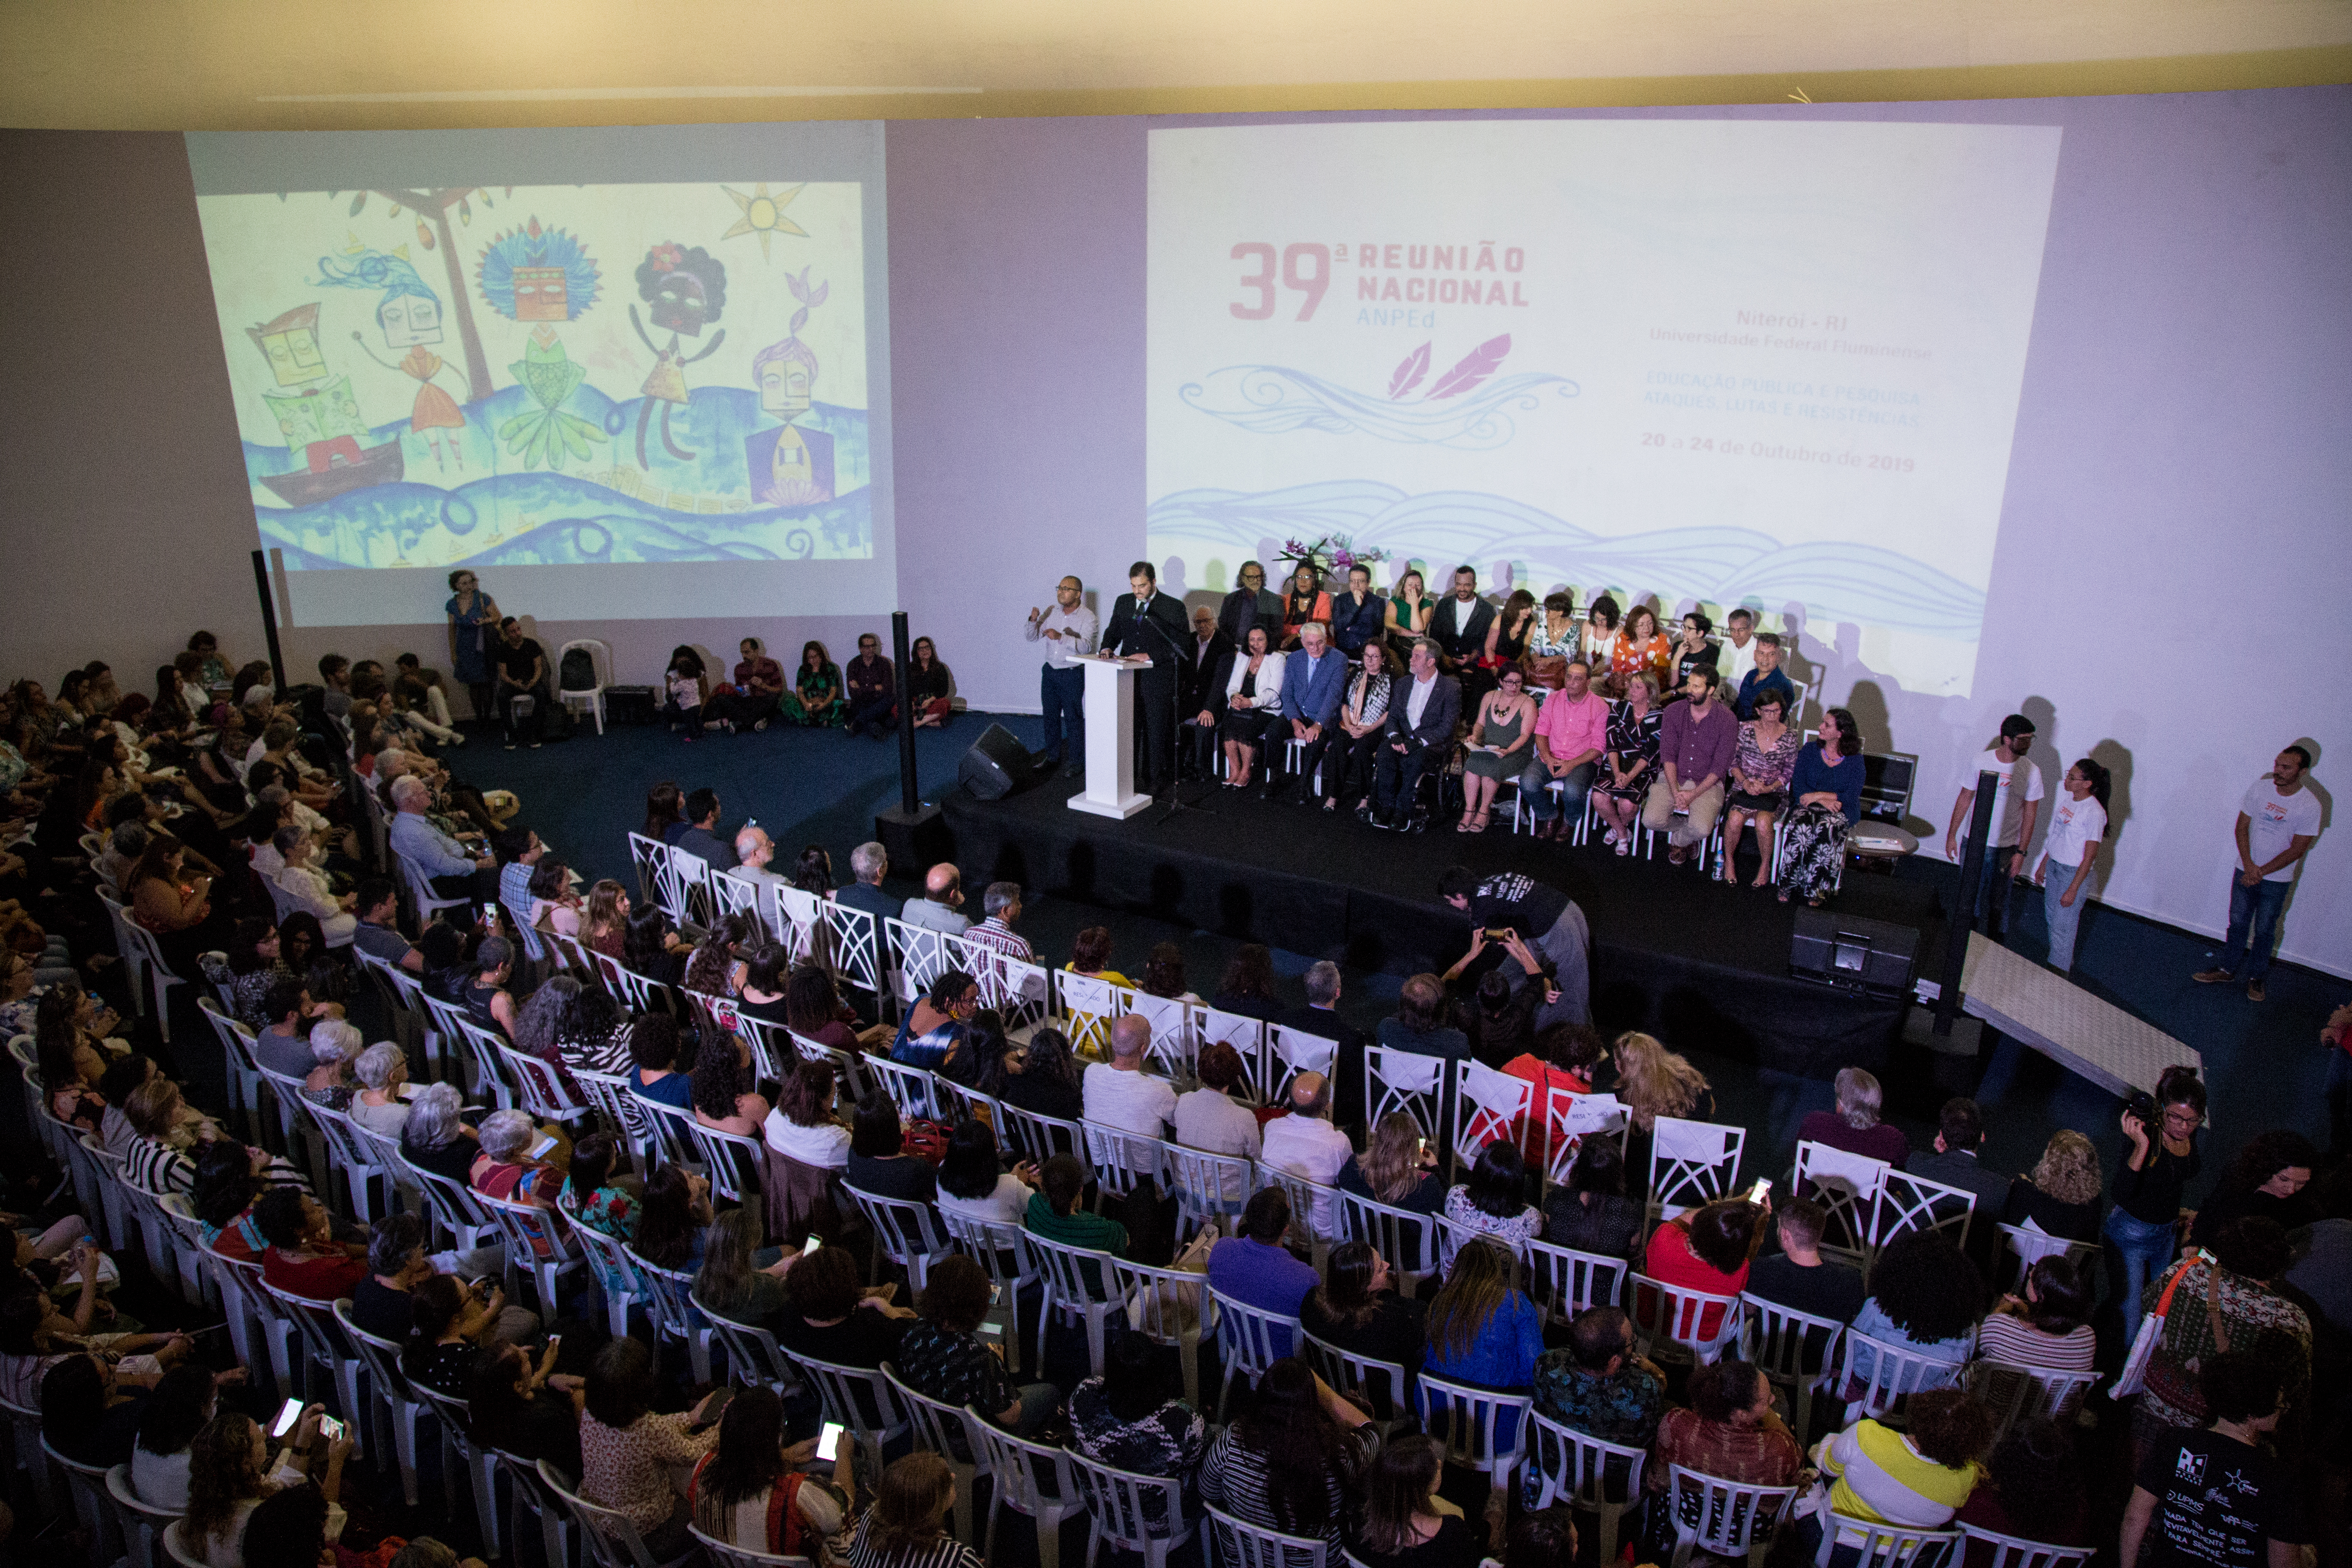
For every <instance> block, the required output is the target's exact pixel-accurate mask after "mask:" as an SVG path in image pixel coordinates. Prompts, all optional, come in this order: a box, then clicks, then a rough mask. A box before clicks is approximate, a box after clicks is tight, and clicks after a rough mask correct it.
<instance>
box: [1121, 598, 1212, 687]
mask: <svg viewBox="0 0 2352 1568" xmlns="http://www.w3.org/2000/svg"><path fill="white" fill-rule="evenodd" d="M1147 619H1149V620H1150V623H1151V625H1150V626H1145V625H1144V624H1143V623H1144V622H1145V620H1147ZM1191 639H1192V626H1191V624H1190V616H1188V615H1187V613H1186V612H1185V609H1184V605H1183V601H1181V600H1180V599H1178V598H1177V597H1176V595H1173V594H1164V593H1163V594H1154V595H1151V604H1150V607H1149V608H1148V609H1146V610H1145V611H1144V612H1143V613H1142V614H1140V615H1139V614H1137V612H1136V606H1135V595H1132V594H1121V595H1119V596H1118V603H1117V604H1116V605H1113V606H1112V607H1111V612H1110V625H1109V626H1107V627H1105V628H1104V629H1103V636H1102V651H1103V652H1105V653H1115V654H1130V653H1139V654H1144V655H1147V656H1149V657H1150V658H1151V659H1152V660H1153V662H1154V664H1155V666H1156V668H1152V669H1149V670H1146V671H1145V672H1144V675H1145V677H1146V679H1150V677H1153V676H1157V677H1159V678H1160V679H1163V680H1168V679H1174V678H1175V673H1176V668H1175V663H1174V661H1173V660H1172V659H1171V658H1170V657H1169V656H1170V653H1171V650H1175V651H1178V652H1181V650H1182V648H1183V645H1184V644H1185V643H1186V642H1188V641H1190V640H1191Z"/></svg>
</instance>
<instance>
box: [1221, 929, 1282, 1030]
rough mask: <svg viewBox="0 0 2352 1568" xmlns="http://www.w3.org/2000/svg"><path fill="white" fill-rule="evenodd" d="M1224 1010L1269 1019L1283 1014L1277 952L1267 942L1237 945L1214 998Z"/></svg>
mask: <svg viewBox="0 0 2352 1568" xmlns="http://www.w3.org/2000/svg"><path fill="white" fill-rule="evenodd" d="M1209 1005H1211V1006H1213V1007H1214V1008H1215V1009H1216V1010H1217V1011H1218V1012H1220V1013H1232V1014H1234V1015H1236V1016H1240V1017H1244V1018H1263V1019H1265V1020H1266V1021H1267V1022H1268V1023H1271V1022H1273V1021H1274V1020H1275V1019H1276V1018H1279V1017H1281V1016H1282V1015H1283V1011H1284V1008H1283V1005H1282V998H1281V997H1280V996H1279V995H1277V994H1276V992H1275V988H1274V952H1273V950H1272V949H1270V948H1268V947H1267V946H1266V945H1265V943H1264V942H1244V943H1243V944H1242V945H1241V946H1239V947H1237V948H1235V949H1234V956H1233V957H1232V959H1231V960H1229V961H1228V962H1227V963H1226V964H1225V973H1224V977H1223V979H1222V980H1220V981H1219V982H1218V983H1217V994H1216V995H1215V996H1214V997H1213V999H1212V1000H1211V1001H1210V1004H1209Z"/></svg>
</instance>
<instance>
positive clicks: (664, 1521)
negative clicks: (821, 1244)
mask: <svg viewBox="0 0 2352 1568" xmlns="http://www.w3.org/2000/svg"><path fill="white" fill-rule="evenodd" d="M654 1372H655V1360H654V1352H653V1347H652V1346H651V1345H649V1344H647V1343H646V1342H645V1341H643V1340H635V1339H616V1340H614V1341H612V1342H609V1343H608V1344H606V1345H605V1346H604V1349H603V1350H601V1351H598V1352H596V1359H595V1360H594V1361H593V1362H592V1363H589V1368H588V1387H587V1397H586V1399H585V1400H584V1401H583V1409H582V1411H581V1415H580V1495H581V1496H582V1497H583V1498H586V1499H587V1500H589V1501H590V1502H593V1503H597V1504H600V1505H601V1506H603V1507H605V1508H609V1509H613V1510H616V1511H617V1512H620V1513H622V1514H625V1515H626V1516H627V1518H628V1521H629V1522H630V1523H631V1524H633V1525H635V1527H636V1531H637V1533H638V1535H639V1536H640V1537H642V1538H643V1540H644V1542H645V1544H646V1550H647V1551H649V1552H652V1553H653V1555H654V1560H655V1561H656V1562H662V1563H666V1562H667V1561H669V1560H670V1559H671V1558H673V1557H676V1556H677V1555H679V1554H680V1553H681V1552H685V1551H687V1550H688V1548H689V1547H691V1546H692V1545H693V1540H692V1538H691V1536H690V1535H689V1534H688V1526H689V1525H690V1524H691V1522H692V1514H691V1511H690V1510H688V1507H687V1503H686V1499H685V1498H684V1497H682V1496H680V1495H679V1493H678V1491H677V1488H676V1486H675V1485H674V1483H673V1480H672V1477H671V1473H670V1468H671V1467H673V1466H691V1465H695V1464H697V1463H698V1462H699V1461H700V1460H701V1458H702V1457H703V1456H704V1455H705V1454H707V1453H709V1451H710V1449H711V1448H712V1447H713V1446H714V1445H715V1444H716V1443H717V1442H718V1436H719V1435H718V1433H717V1431H716V1430H715V1429H713V1428H712V1427H710V1426H708V1425H707V1420H708V1417H709V1414H710V1413H711V1412H712V1410H713V1408H714V1407H715V1406H716V1405H717V1404H718V1403H719V1395H717V1394H712V1395H711V1396H710V1397H709V1398H707V1399H705V1400H704V1401H703V1402H702V1403H701V1405H698V1406H697V1407H696V1409H695V1410H694V1411H693V1412H691V1413H688V1414H684V1415H656V1414H655V1412H654V1399H655V1393H656V1390H655V1383H654Z"/></svg>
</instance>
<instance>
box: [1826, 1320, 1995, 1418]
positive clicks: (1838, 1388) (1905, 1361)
mask: <svg viewBox="0 0 2352 1568" xmlns="http://www.w3.org/2000/svg"><path fill="white" fill-rule="evenodd" d="M1865 1357H1867V1358H1868V1359H1867V1361H1865V1360H1864V1358H1865ZM1962 1364H1963V1363H1959V1362H1954V1361H1938V1360H1937V1359H1936V1358H1935V1357H1933V1356H1924V1355H1921V1354H1919V1353H1918V1352H1916V1351H1914V1350H1912V1349H1911V1348H1910V1347H1908V1346H1907V1345H1896V1344H1889V1343H1887V1342H1885V1340H1878V1339H1873V1338H1871V1336H1869V1335H1868V1334H1865V1333H1863V1332H1861V1331H1858V1330H1856V1329H1854V1328H1853V1327H1851V1326H1849V1327H1848V1328H1847V1329H1846V1331H1845V1338H1844V1339H1843V1340H1841V1341H1840V1342H1839V1343H1838V1365H1837V1372H1836V1374H1835V1376H1834V1378H1833V1379H1832V1383H1831V1384H1830V1389H1831V1392H1832V1393H1833V1394H1836V1395H1837V1396H1838V1397H1839V1398H1841V1399H1843V1400H1844V1401H1845V1424H1846V1425H1847V1426H1854V1425H1856V1424H1857V1423H1859V1422H1860V1421H1861V1420H1862V1419H1863V1417H1864V1416H1869V1417H1871V1418H1872V1419H1873V1420H1875V1419H1877V1418H1879V1417H1881V1416H1884V1415H1887V1414H1888V1413H1889V1412H1891V1411H1893V1410H1894V1409H1895V1407H1896V1406H1897V1405H1901V1404H1902V1403H1903V1401H1904V1400H1905V1399H1906V1398H1907V1397H1909V1396H1910V1395H1912V1394H1921V1393H1925V1392H1926V1391H1927V1390H1928V1389H1931V1388H1950V1387H1952V1386H1953V1385H1955V1384H1958V1382H1959V1380H1960V1368H1961V1366H1962Z"/></svg>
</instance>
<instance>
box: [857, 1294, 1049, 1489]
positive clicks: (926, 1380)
mask: <svg viewBox="0 0 2352 1568" xmlns="http://www.w3.org/2000/svg"><path fill="white" fill-rule="evenodd" d="M992 1289H993V1287H992V1286H991V1284H990V1283H989V1279H988V1272H987V1270H986V1269H984V1268H982V1267H981V1266H980V1265H979V1264H978V1263H976V1262H974V1261H973V1260H972V1259H971V1258H967V1257H965V1256H964V1255H963V1254H961V1253H952V1254H950V1255H949V1256H948V1257H946V1258H940V1260H938V1261H937V1262H935V1263H933V1264H932V1265H931V1270H930V1278H929V1282H928V1283H927V1284H925V1286H924V1287H923V1294H922V1300H921V1302H920V1303H919V1317H918V1318H917V1320H916V1321H914V1322H911V1323H909V1324H908V1325H907V1331H906V1332H905V1333H904V1334H902V1335H901V1336H900V1337H899V1340H898V1354H897V1355H896V1356H895V1357H893V1358H892V1364H894V1365H895V1366H896V1367H897V1368H898V1375H899V1377H900V1378H901V1379H902V1380H903V1381H904V1382H905V1383H906V1384H907V1386H908V1387H909V1388H911V1389H913V1390H914V1391H915V1392H916V1393H918V1394H922V1395H924V1396H925V1397H926V1398H929V1399H936V1400H939V1401H940V1403H942V1404H945V1405H953V1406H955V1407H956V1408H957V1409H959V1410H961V1408H962V1407H963V1406H965V1405H973V1406H975V1407H976V1408H978V1409H979V1410H980V1411H982V1413H983V1414H985V1415H989V1416H991V1417H992V1418H993V1419H994V1420H995V1421H996V1424H997V1425H998V1426H1004V1427H1007V1428H1009V1429H1011V1430H1012V1431H1013V1432H1015V1433H1018V1434H1019V1435H1020V1436H1024V1437H1032V1436H1036V1434H1037V1431H1038V1429H1039V1428H1040V1427H1042V1426H1045V1421H1046V1419H1047V1417H1049V1416H1051V1415H1053V1414H1054V1412H1055V1410H1057V1409H1059V1408H1060V1406H1061V1403H1062V1392H1061V1390H1060V1389H1058V1388H1056V1387H1055V1386H1054V1385H1053V1384H1050V1383H1032V1384H1019V1385H1016V1384H1014V1383H1013V1377H1012V1375H1011V1373H1007V1372H1006V1371H1005V1367H1004V1362H1003V1358H1001V1357H999V1356H998V1355H997V1354H996V1352H994V1351H992V1350H990V1349H989V1348H988V1346H987V1345H986V1344H985V1343H983V1342H982V1341H981V1339H980V1337H979V1332H978V1331H979V1329H980V1326H981V1323H982V1321H984V1320H985V1319H986V1318H987V1316H988V1308H989V1300H990V1293H991V1291H992ZM949 1430H950V1436H951V1437H954V1436H962V1427H961V1424H958V1425H956V1426H951V1427H950V1429H949ZM957 1457H958V1458H964V1459H967V1460H969V1459H971V1458H976V1457H977V1456H973V1455H971V1454H961V1455H959V1456H957Z"/></svg>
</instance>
